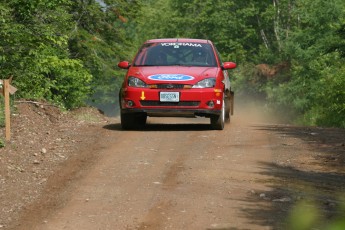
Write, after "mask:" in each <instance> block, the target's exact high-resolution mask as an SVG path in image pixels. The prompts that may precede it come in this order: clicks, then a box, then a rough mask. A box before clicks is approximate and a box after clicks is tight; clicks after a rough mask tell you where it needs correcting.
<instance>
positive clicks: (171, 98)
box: [159, 92, 180, 102]
mask: <svg viewBox="0 0 345 230" xmlns="http://www.w3.org/2000/svg"><path fill="white" fill-rule="evenodd" d="M159 98H160V101H162V102H179V101H180V93H179V92H160V96H159Z"/></svg>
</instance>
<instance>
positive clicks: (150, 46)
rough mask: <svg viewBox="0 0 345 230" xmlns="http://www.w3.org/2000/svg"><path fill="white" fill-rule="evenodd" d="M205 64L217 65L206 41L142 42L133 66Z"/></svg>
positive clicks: (207, 65)
mask: <svg viewBox="0 0 345 230" xmlns="http://www.w3.org/2000/svg"><path fill="white" fill-rule="evenodd" d="M175 65H179V66H205V67H214V66H216V65H217V63H216V59H215V56H214V52H213V49H212V47H211V45H210V44H206V43H191V42H188V43H181V42H173V43H169V42H160V43H147V44H144V45H143V46H142V47H141V49H140V50H139V52H138V54H137V56H136V58H135V60H134V66H175Z"/></svg>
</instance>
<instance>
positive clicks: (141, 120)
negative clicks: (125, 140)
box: [121, 112, 147, 130]
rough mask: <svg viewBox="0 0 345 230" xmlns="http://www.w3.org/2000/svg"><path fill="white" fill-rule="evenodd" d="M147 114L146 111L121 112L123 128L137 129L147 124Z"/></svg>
mask: <svg viewBox="0 0 345 230" xmlns="http://www.w3.org/2000/svg"><path fill="white" fill-rule="evenodd" d="M146 120H147V115H146V114H145V113H123V112H121V127H122V129H124V130H126V129H137V128H142V127H144V126H145V124H146Z"/></svg>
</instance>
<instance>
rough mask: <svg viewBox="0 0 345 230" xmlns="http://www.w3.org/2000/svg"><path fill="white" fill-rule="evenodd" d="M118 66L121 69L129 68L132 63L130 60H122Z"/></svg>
mask: <svg viewBox="0 0 345 230" xmlns="http://www.w3.org/2000/svg"><path fill="white" fill-rule="evenodd" d="M117 66H118V67H119V68H121V69H128V68H129V67H130V66H131V65H130V64H129V62H128V61H121V62H119V64H117Z"/></svg>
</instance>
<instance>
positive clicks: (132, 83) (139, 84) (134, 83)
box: [128, 77, 147, 88]
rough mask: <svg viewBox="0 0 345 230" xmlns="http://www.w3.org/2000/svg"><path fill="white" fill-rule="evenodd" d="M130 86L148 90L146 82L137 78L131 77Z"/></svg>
mask: <svg viewBox="0 0 345 230" xmlns="http://www.w3.org/2000/svg"><path fill="white" fill-rule="evenodd" d="M128 86H132V87H138V88H146V87H147V85H146V83H145V82H143V81H142V80H140V79H139V78H136V77H129V78H128Z"/></svg>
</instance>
